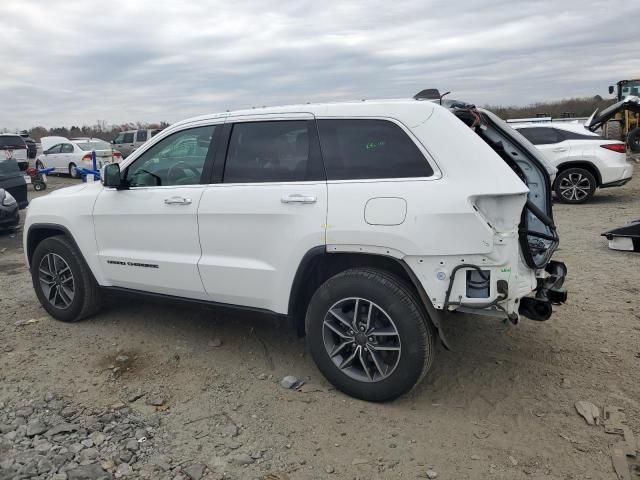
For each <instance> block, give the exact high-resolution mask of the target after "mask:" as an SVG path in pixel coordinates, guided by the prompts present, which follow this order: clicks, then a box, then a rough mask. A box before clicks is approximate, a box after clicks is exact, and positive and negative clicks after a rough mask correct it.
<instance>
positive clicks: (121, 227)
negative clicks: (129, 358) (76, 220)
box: [93, 124, 220, 299]
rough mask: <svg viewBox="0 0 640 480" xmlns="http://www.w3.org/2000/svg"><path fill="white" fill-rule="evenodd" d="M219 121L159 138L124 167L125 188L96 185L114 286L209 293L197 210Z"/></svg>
mask: <svg viewBox="0 0 640 480" xmlns="http://www.w3.org/2000/svg"><path fill="white" fill-rule="evenodd" d="M218 128H220V127H219V126H217V125H211V124H205V125H202V124H201V125H200V126H192V127H190V128H184V129H183V130H180V131H177V132H174V133H172V134H170V135H168V136H166V137H164V138H162V139H161V140H160V141H159V142H157V143H154V144H153V145H152V146H150V147H149V148H147V149H146V150H145V151H144V152H142V153H141V154H140V155H139V156H137V158H136V159H135V160H134V161H133V162H131V163H130V164H129V165H127V166H126V167H124V168H123V176H124V178H125V182H126V184H127V186H128V189H124V190H116V189H113V188H104V189H103V190H102V191H101V192H100V194H99V195H98V198H97V200H96V203H95V207H94V212H93V219H94V224H95V233H96V242H97V246H98V256H99V260H100V264H101V266H102V271H103V275H104V277H105V278H106V279H107V280H108V281H109V282H110V283H111V285H114V286H117V287H123V288H129V289H137V290H144V291H149V292H155V293H160V294H165V295H173V296H180V297H187V298H196V299H203V298H206V295H205V293H204V288H203V286H202V281H201V279H200V274H199V273H198V260H199V259H200V255H201V249H200V240H199V238H198V219H197V211H198V205H199V203H200V199H201V198H202V194H203V191H204V190H205V189H206V187H205V185H203V181H202V180H203V178H208V173H207V171H206V169H207V165H210V162H211V161H212V156H211V155H212V152H213V150H214V148H215V147H214V146H213V147H212V145H215V142H216V132H217V129H218ZM210 152H211V153H210Z"/></svg>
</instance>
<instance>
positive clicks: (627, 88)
mask: <svg viewBox="0 0 640 480" xmlns="http://www.w3.org/2000/svg"><path fill="white" fill-rule="evenodd" d="M630 95H634V96H636V97H640V80H634V81H632V82H629V83H625V84H624V85H621V89H620V100H622V99H623V98H625V97H628V96H630Z"/></svg>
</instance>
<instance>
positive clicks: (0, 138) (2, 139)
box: [0, 135, 26, 148]
mask: <svg viewBox="0 0 640 480" xmlns="http://www.w3.org/2000/svg"><path fill="white" fill-rule="evenodd" d="M6 147H14V148H25V147H26V145H25V144H24V140H23V139H22V137H20V136H19V135H0V148H6Z"/></svg>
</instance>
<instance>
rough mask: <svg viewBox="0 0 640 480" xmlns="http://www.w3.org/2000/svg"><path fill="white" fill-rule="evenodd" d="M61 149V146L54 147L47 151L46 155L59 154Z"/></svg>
mask: <svg viewBox="0 0 640 480" xmlns="http://www.w3.org/2000/svg"><path fill="white" fill-rule="evenodd" d="M61 149H62V144H59V145H54V146H53V147H51V148H50V149H49V150H47V154H52V153H60V150H61Z"/></svg>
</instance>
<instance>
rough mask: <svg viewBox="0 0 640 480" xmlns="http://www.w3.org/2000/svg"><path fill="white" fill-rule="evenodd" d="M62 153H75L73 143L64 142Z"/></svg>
mask: <svg viewBox="0 0 640 480" xmlns="http://www.w3.org/2000/svg"><path fill="white" fill-rule="evenodd" d="M60 153H73V145H71V144H70V143H65V144H63V145H62V149H61V150H60Z"/></svg>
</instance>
